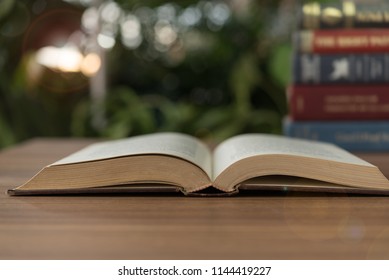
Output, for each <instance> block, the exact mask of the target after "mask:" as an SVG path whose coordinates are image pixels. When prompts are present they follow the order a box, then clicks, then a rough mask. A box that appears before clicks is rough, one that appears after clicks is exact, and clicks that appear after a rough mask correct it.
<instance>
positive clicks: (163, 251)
mask: <svg viewBox="0 0 389 280" xmlns="http://www.w3.org/2000/svg"><path fill="white" fill-rule="evenodd" d="M90 142H91V141H90V140H75V139H73V140H71V139H69V140H60V139H57V140H56V139H52V140H47V139H46V140H45V139H35V140H31V141H28V142H26V143H24V144H22V145H19V146H16V147H14V148H10V149H7V150H4V151H2V152H0V259H389V197H380V196H376V197H375V196H357V195H353V196H348V195H343V194H341V195H329V194H282V193H267V194H262V195H255V196H248V195H247V196H238V197H223V198H217V197H211V198H200V197H183V196H181V195H125V196H121V195H110V196H101V195H100V196H31V197H9V196H7V195H6V194H5V192H6V190H7V189H9V188H11V187H14V186H17V185H19V184H21V183H23V182H24V181H26V180H27V179H28V178H30V177H31V176H32V175H33V174H34V173H36V172H37V171H38V170H39V169H40V168H42V167H43V166H44V165H46V164H49V163H51V162H53V161H55V160H57V159H59V158H62V157H63V156H65V155H67V154H69V153H70V152H73V151H75V150H77V149H79V148H81V147H83V146H85V145H87V144H89V143H90ZM361 156H362V157H363V158H365V159H367V160H369V161H370V162H372V163H373V164H376V165H378V166H379V167H380V168H381V170H382V171H383V172H384V173H385V174H386V176H388V177H389V154H362V155H361Z"/></svg>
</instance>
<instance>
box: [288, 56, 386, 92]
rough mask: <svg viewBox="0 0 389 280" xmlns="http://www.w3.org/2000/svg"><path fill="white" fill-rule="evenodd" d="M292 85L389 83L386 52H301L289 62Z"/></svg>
mask: <svg viewBox="0 0 389 280" xmlns="http://www.w3.org/2000/svg"><path fill="white" fill-rule="evenodd" d="M292 67H293V68H292V74H293V77H292V79H293V83H295V84H347V83H353V84H355V83H372V84H378V83H389V54H384V53H379V54H367V53H363V54H320V55H319V54H302V53H295V55H294V57H293V62H292Z"/></svg>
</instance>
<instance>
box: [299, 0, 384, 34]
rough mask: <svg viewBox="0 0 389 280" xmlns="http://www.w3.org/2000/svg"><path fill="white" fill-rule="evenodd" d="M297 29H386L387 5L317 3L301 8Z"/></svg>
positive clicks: (307, 4)
mask: <svg viewBox="0 0 389 280" xmlns="http://www.w3.org/2000/svg"><path fill="white" fill-rule="evenodd" d="M299 27H300V28H302V29H328V28H371V27H374V28H388V27H389V5H388V4H387V3H365V4H362V3H354V2H353V1H343V3H339V2H334V3H318V2H316V1H315V2H310V3H306V4H304V5H302V6H301V10H300V16H299Z"/></svg>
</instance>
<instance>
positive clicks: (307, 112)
mask: <svg viewBox="0 0 389 280" xmlns="http://www.w3.org/2000/svg"><path fill="white" fill-rule="evenodd" d="M287 95H288V99H289V110H290V116H291V117H292V118H293V119H294V120H389V85H311V86H310V85H291V86H290V87H289V88H288V90H287Z"/></svg>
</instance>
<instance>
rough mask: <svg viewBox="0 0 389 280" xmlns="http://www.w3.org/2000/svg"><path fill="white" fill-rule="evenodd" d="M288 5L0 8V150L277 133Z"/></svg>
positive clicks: (244, 1)
mask: <svg viewBox="0 0 389 280" xmlns="http://www.w3.org/2000/svg"><path fill="white" fill-rule="evenodd" d="M322 2H324V1H322ZM298 4H299V3H298V1H297V0H209V1H205V0H203V1H194V0H181V1H161V0H150V1H140V0H121V1H119V0H117V1H111V0H107V1H102V0H66V1H65V0H62V1H61V0H33V1H18V0H1V1H0V69H1V71H0V148H3V147H6V146H9V145H12V144H14V143H17V142H20V141H22V140H25V139H28V138H32V137H105V138H118V137H126V136H132V135H138V134H143V133H150V132H157V131H179V132H184V133H188V134H191V135H195V136H197V137H199V138H202V139H206V140H212V141H213V140H214V141H220V140H223V139H225V138H227V137H230V136H232V135H235V134H240V133H247V132H264V133H281V131H282V129H281V123H282V118H283V116H284V115H286V114H287V105H286V98H285V86H286V84H287V82H288V79H289V72H290V69H289V68H290V65H289V63H290V62H289V60H290V59H289V57H290V53H291V42H290V34H291V32H292V29H293V28H294V16H295V14H296V13H295V11H296V8H297V7H298Z"/></svg>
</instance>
